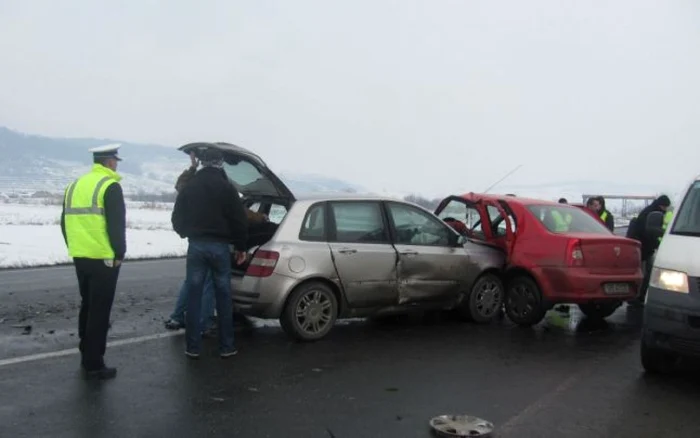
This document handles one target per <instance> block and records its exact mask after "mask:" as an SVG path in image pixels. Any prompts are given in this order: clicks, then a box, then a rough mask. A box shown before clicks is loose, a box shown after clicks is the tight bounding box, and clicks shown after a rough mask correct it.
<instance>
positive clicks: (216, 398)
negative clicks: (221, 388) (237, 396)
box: [211, 397, 225, 403]
mask: <svg viewBox="0 0 700 438" xmlns="http://www.w3.org/2000/svg"><path fill="white" fill-rule="evenodd" d="M211 399H212V400H214V401H216V402H220V403H221V402H223V401H225V400H224V399H223V398H221V397H212V398H211Z"/></svg>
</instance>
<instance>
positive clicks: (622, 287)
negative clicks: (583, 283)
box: [603, 283, 630, 295]
mask: <svg viewBox="0 0 700 438" xmlns="http://www.w3.org/2000/svg"><path fill="white" fill-rule="evenodd" d="M603 290H604V291H605V294H606V295H625V294H628V293H629V292H630V285H629V284H627V283H607V284H604V285H603Z"/></svg>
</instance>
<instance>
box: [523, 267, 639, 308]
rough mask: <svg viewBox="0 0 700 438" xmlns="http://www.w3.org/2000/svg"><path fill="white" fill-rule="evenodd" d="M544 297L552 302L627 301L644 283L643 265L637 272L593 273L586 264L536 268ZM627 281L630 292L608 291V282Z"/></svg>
mask: <svg viewBox="0 0 700 438" xmlns="http://www.w3.org/2000/svg"><path fill="white" fill-rule="evenodd" d="M535 275H536V277H537V279H538V282H539V284H540V287H541V288H542V293H543V295H544V298H545V299H546V300H548V301H551V302H567V303H585V302H590V301H627V300H631V299H633V298H635V297H636V296H637V293H638V291H639V288H640V286H641V284H642V279H643V277H644V276H643V274H642V270H641V269H639V270H638V271H637V272H636V273H634V274H616V275H608V274H591V273H590V271H588V270H587V269H585V268H541V269H538V270H537V271H536V272H535ZM607 283H623V284H627V285H628V287H629V289H628V290H629V292H628V293H616V294H608V293H606V292H605V288H604V285H605V284H607Z"/></svg>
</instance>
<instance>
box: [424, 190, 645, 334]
mask: <svg viewBox="0 0 700 438" xmlns="http://www.w3.org/2000/svg"><path fill="white" fill-rule="evenodd" d="M435 213H436V214H437V215H438V216H441V217H442V216H444V215H450V216H451V217H454V218H456V219H458V220H460V221H464V225H465V228H466V230H467V231H466V234H467V235H469V236H472V237H475V238H479V239H484V240H486V241H488V242H491V243H493V244H495V245H498V246H499V247H501V248H503V250H504V251H506V254H507V267H506V272H505V276H504V280H505V281H506V295H505V299H504V304H505V306H504V307H505V311H506V314H507V315H508V317H509V319H510V320H511V321H513V322H515V323H516V324H518V325H521V326H531V325H534V324H537V323H539V322H540V321H541V320H542V319H543V318H544V316H545V312H546V311H547V310H549V309H551V308H552V307H553V306H554V305H555V304H558V303H574V304H577V305H578V307H579V308H580V310H581V311H582V313H584V314H585V315H586V316H587V317H589V318H594V319H601V318H606V317H608V316H610V315H612V314H613V313H614V312H615V310H616V309H617V308H618V307H620V306H621V305H622V303H623V302H624V301H627V300H629V299H632V298H634V297H635V296H636V294H637V292H638V290H639V287H640V285H641V281H642V271H641V255H640V245H639V242H637V241H634V240H631V239H627V238H624V237H620V236H616V235H614V234H613V233H611V232H610V230H608V229H607V228H606V227H605V226H604V225H603V223H602V222H601V221H600V219H599V218H595V217H594V215H592V214H590V212H589V211H587V210H582V209H581V208H577V207H574V206H571V205H563V204H558V203H554V202H550V201H543V200H538V199H527V198H520V197H506V196H500V195H488V194H478V193H467V194H465V195H461V196H449V197H447V198H445V199H444V200H443V201H442V202H441V203H440V205H439V206H438V208H437V210H436V211H435Z"/></svg>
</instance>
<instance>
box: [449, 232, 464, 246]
mask: <svg viewBox="0 0 700 438" xmlns="http://www.w3.org/2000/svg"><path fill="white" fill-rule="evenodd" d="M465 243H467V238H466V237H465V236H462V235H461V234H450V245H451V246H464V244H465Z"/></svg>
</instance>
